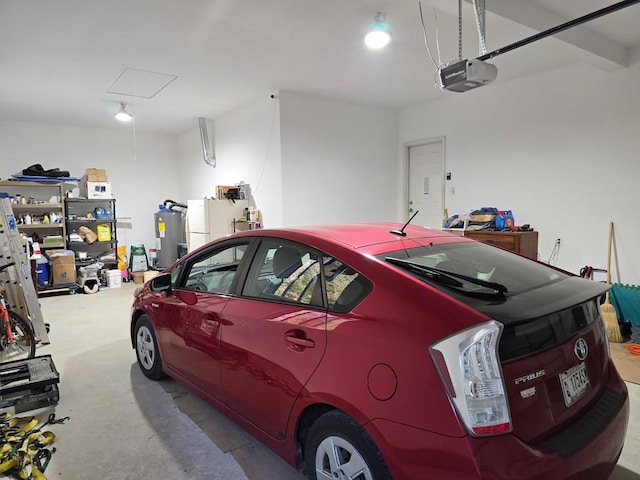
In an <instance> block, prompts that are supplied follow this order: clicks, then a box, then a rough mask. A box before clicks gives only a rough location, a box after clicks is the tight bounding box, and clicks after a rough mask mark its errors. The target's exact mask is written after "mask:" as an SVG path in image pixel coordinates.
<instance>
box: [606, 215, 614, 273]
mask: <svg viewBox="0 0 640 480" xmlns="http://www.w3.org/2000/svg"><path fill="white" fill-rule="evenodd" d="M612 239H613V222H609V249H608V252H607V283H608V284H611V240H612Z"/></svg>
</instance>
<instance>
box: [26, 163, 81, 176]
mask: <svg viewBox="0 0 640 480" xmlns="http://www.w3.org/2000/svg"><path fill="white" fill-rule="evenodd" d="M22 175H25V176H27V177H54V178H55V177H68V176H69V172H68V171H67V170H60V169H59V168H51V169H49V170H45V169H44V168H43V167H42V165H40V164H39V163H35V164H33V165H31V166H30V167H27V168H25V169H24V170H22Z"/></svg>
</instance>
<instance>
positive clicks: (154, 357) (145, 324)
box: [134, 315, 165, 380]
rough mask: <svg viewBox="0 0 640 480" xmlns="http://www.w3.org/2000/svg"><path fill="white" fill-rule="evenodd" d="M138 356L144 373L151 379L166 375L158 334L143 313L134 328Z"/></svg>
mask: <svg viewBox="0 0 640 480" xmlns="http://www.w3.org/2000/svg"><path fill="white" fill-rule="evenodd" d="M134 338H135V349H136V357H137V359H138V365H140V370H142V373H144V375H145V376H146V377H148V378H150V379H151V380H159V379H161V378H162V377H164V376H165V373H164V371H163V370H162V358H160V350H159V349H158V341H157V340H156V334H155V332H154V330H153V325H151V319H150V318H149V317H148V316H147V315H141V316H140V318H138V320H137V321H136V326H135V329H134Z"/></svg>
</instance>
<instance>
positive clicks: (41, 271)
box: [36, 256, 49, 287]
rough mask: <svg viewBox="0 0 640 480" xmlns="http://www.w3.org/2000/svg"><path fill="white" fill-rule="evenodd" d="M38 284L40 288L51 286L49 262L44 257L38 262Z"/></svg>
mask: <svg viewBox="0 0 640 480" xmlns="http://www.w3.org/2000/svg"><path fill="white" fill-rule="evenodd" d="M36 282H37V284H38V286H39V287H46V286H48V285H49V260H47V259H46V258H45V257H44V256H43V257H42V258H39V259H38V260H36Z"/></svg>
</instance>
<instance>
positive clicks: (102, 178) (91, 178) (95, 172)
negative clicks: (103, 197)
mask: <svg viewBox="0 0 640 480" xmlns="http://www.w3.org/2000/svg"><path fill="white" fill-rule="evenodd" d="M82 179H83V180H85V181H87V182H108V181H109V178H108V177H107V171H106V170H105V169H104V168H87V169H86V170H85V174H84V175H83V177H82Z"/></svg>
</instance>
